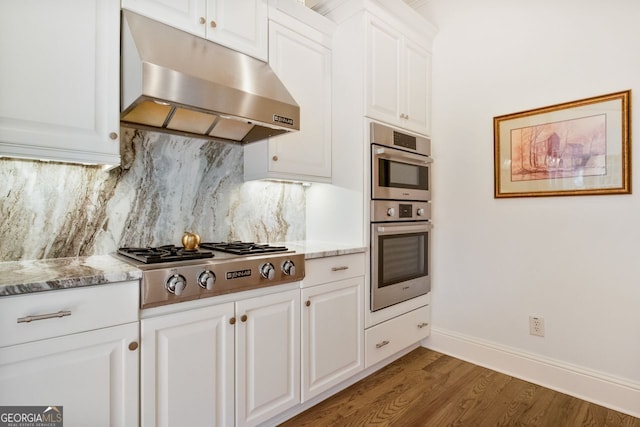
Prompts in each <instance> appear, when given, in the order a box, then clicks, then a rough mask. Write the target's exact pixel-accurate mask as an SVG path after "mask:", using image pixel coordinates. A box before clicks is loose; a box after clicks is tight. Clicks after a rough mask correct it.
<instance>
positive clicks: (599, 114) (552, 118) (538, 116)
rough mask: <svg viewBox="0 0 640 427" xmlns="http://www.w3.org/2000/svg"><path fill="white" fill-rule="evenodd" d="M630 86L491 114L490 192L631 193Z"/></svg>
mask: <svg viewBox="0 0 640 427" xmlns="http://www.w3.org/2000/svg"><path fill="white" fill-rule="evenodd" d="M630 102H631V90H627V91H623V92H617V93H611V94H608V95H602V96H596V97H593V98H587V99H581V100H578V101H572V102H567V103H564V104H558V105H551V106H549V107H544V108H538V109H535V110H528V111H522V112H520V113H514V114H507V115H504V116H498V117H494V118H493V135H494V174H495V181H494V196H495V197H496V198H502V197H536V196H577V195H597V194H630V193H631V151H630V150H631V139H630V129H629V127H630V110H631V107H630Z"/></svg>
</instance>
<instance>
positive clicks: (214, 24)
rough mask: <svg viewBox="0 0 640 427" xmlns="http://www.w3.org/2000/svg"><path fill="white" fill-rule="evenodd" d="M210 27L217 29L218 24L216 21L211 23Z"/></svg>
mask: <svg viewBox="0 0 640 427" xmlns="http://www.w3.org/2000/svg"><path fill="white" fill-rule="evenodd" d="M209 25H211V28H215V27H217V26H218V24H216V21H211V23H210V24H209Z"/></svg>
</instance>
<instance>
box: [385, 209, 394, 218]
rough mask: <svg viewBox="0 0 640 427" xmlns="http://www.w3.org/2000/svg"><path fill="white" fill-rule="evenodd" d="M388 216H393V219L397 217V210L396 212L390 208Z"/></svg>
mask: <svg viewBox="0 0 640 427" xmlns="http://www.w3.org/2000/svg"><path fill="white" fill-rule="evenodd" d="M387 216H391V217H393V216H396V210H395V208H389V209H387Z"/></svg>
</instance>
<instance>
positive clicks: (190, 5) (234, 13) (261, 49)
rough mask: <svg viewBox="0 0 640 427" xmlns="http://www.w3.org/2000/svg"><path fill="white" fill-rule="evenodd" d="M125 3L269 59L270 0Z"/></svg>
mask: <svg viewBox="0 0 640 427" xmlns="http://www.w3.org/2000/svg"><path fill="white" fill-rule="evenodd" d="M122 7H123V8H125V9H129V10H131V11H133V12H136V13H139V14H141V15H144V16H147V17H149V18H152V19H155V20H156V21H159V22H162V23H165V24H167V25H171V26H172V27H175V28H179V29H181V30H184V31H187V32H189V33H192V34H195V35H197V36H199V37H202V38H206V39H208V40H211V41H213V42H216V43H218V44H221V45H224V46H227V47H230V48H231V49H234V50H237V51H240V52H242V53H246V54H247V55H251V56H253V57H255V58H258V59H260V60H262V61H266V60H267V25H268V18H267V15H268V5H267V0H122Z"/></svg>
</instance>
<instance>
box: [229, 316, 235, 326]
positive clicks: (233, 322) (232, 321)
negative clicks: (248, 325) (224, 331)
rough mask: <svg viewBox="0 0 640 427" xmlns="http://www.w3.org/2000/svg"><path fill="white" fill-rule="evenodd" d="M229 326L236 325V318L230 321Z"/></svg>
mask: <svg viewBox="0 0 640 427" xmlns="http://www.w3.org/2000/svg"><path fill="white" fill-rule="evenodd" d="M229 324H230V325H235V324H236V318H235V317H232V318H231V319H229Z"/></svg>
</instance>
